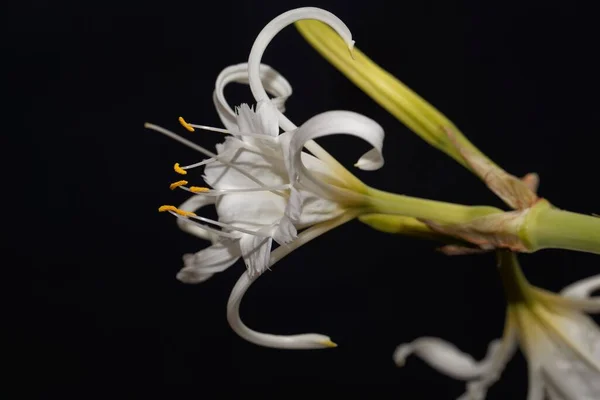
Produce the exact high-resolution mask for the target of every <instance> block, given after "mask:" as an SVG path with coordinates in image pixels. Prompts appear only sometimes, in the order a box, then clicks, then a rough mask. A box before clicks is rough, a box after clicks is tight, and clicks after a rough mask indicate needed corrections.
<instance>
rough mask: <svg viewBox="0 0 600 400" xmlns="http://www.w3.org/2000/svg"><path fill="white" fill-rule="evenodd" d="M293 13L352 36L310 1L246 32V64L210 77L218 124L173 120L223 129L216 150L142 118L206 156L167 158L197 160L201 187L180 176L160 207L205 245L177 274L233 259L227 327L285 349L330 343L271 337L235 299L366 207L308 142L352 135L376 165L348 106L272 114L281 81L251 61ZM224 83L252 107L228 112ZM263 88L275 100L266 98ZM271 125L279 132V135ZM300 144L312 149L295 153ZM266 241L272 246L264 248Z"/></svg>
mask: <svg viewBox="0 0 600 400" xmlns="http://www.w3.org/2000/svg"><path fill="white" fill-rule="evenodd" d="M303 18H308V19H319V20H321V21H323V22H326V23H328V24H330V25H331V26H332V27H333V28H334V29H336V30H337V31H338V32H339V33H340V35H342V37H343V38H344V39H345V40H347V42H348V43H349V44H351V43H353V42H352V41H351V35H350V32H349V31H348V29H347V28H346V26H345V25H344V24H343V23H342V22H341V21H340V20H339V19H338V18H336V17H335V16H334V15H333V14H331V13H328V12H326V11H324V10H320V9H316V8H302V9H297V10H292V11H290V12H288V13H285V14H283V15H281V16H279V17H277V18H276V19H274V20H273V21H272V22H271V23H269V24H268V25H267V26H266V27H265V28H264V29H263V31H262V32H261V33H260V34H259V36H258V38H257V39H256V42H255V44H254V46H253V47H252V51H251V53H250V57H249V63H248V65H246V64H239V65H235V66H232V67H229V68H226V69H225V70H224V71H223V72H222V73H221V74H220V75H219V77H218V78H217V82H216V87H215V92H214V93H213V100H214V102H215V106H216V107H217V111H218V113H219V117H220V118H221V121H222V122H223V124H224V125H225V127H226V128H227V129H219V128H212V127H207V126H202V125H193V124H188V123H187V122H185V121H184V120H183V119H180V122H181V123H182V125H183V126H184V127H185V128H186V129H188V130H189V131H194V130H195V129H206V130H212V131H218V132H222V133H226V134H229V135H230V136H228V137H227V138H226V139H225V141H224V142H223V143H221V144H219V145H217V151H216V153H213V152H210V151H208V150H206V149H204V148H202V147H201V146H198V145H196V144H194V143H192V142H190V141H189V140H187V139H184V138H182V137H180V136H178V135H176V134H174V133H173V132H170V131H168V130H166V129H164V128H161V127H158V126H156V125H152V124H146V127H148V128H150V129H153V130H156V131H158V132H161V133H163V134H165V135H167V136H170V137H172V138H174V139H176V140H178V141H180V142H181V143H184V144H186V145H187V146H189V147H191V148H194V149H196V150H198V151H200V152H201V153H203V154H204V155H206V156H207V157H209V158H208V159H205V160H203V161H201V162H198V163H195V164H191V165H188V166H184V167H181V166H179V164H175V170H176V171H177V172H178V173H180V174H184V175H187V173H188V171H190V170H192V169H194V168H197V167H202V166H203V167H204V180H205V182H206V183H207V185H208V186H210V188H208V187H197V186H188V182H187V181H184V180H182V181H178V182H175V183H174V184H172V185H171V188H172V189H174V188H180V189H183V190H187V191H189V192H193V193H195V195H194V196H193V197H192V198H190V199H188V200H187V201H186V202H185V203H183V204H182V205H181V206H180V207H178V208H176V207H174V206H163V207H161V208H160V211H168V212H170V213H171V214H173V215H174V216H176V217H177V218H178V223H179V225H180V227H181V228H183V229H184V230H186V231H187V232H190V233H192V234H194V235H196V236H198V237H201V238H203V239H207V240H210V241H211V243H212V245H211V246H210V247H208V248H206V249H204V250H201V251H200V252H198V253H196V254H194V255H191V254H187V255H185V256H184V268H183V269H182V270H181V271H180V272H179V274H178V278H179V279H180V280H182V281H184V282H187V283H198V282H202V281H205V280H206V279H208V278H209V277H210V276H212V275H213V274H214V273H216V272H221V271H223V270H225V269H227V268H228V267H230V266H231V265H233V264H234V263H235V262H236V261H237V260H238V259H239V258H240V257H241V258H243V259H244V262H245V263H246V266H247V271H246V273H244V274H243V275H242V276H241V277H240V279H239V280H238V282H237V284H236V285H235V287H234V289H233V290H232V293H231V296H230V299H229V302H228V307H227V316H228V321H229V323H230V325H231V326H232V328H233V329H234V330H235V331H236V332H237V333H238V334H239V335H240V336H242V337H243V338H245V339H247V340H249V341H251V342H253V343H256V344H259V345H263V346H269V347H277V348H295V349H308V348H322V347H332V346H335V345H334V344H333V342H331V340H330V339H329V337H327V336H324V335H320V334H302V335H291V336H281V335H271V334H265V333H260V332H256V331H253V330H251V329H249V328H248V327H246V326H245V325H244V324H243V322H242V321H241V319H240V316H239V306H240V303H241V300H242V297H243V295H244V293H245V292H246V291H247V290H248V288H249V287H250V285H251V284H252V282H253V281H254V280H256V279H257V278H258V276H260V274H262V273H263V272H264V271H265V270H266V269H267V268H269V267H271V266H272V265H274V264H275V263H276V262H277V261H279V260H280V259H281V258H283V257H284V256H285V255H287V254H289V253H290V252H291V251H293V250H294V249H296V248H298V247H300V246H302V245H303V244H305V243H307V242H308V241H310V240H312V239H314V238H315V237H317V236H319V235H321V234H323V233H325V232H327V231H328V230H330V229H332V228H334V227H336V226H339V225H340V224H343V223H345V222H347V221H349V220H351V219H353V218H355V217H356V216H358V215H359V214H361V213H364V212H367V207H368V201H367V196H366V193H367V187H366V186H365V185H364V184H363V183H362V182H361V181H360V180H358V179H357V178H356V177H355V176H354V175H352V174H351V173H350V172H349V171H348V170H346V169H345V168H344V167H343V166H342V165H341V164H339V162H338V161H337V160H335V159H334V158H333V157H332V156H331V155H329V154H328V153H327V152H326V151H325V150H324V149H322V148H321V147H320V146H318V145H317V144H316V143H315V142H313V141H312V140H313V139H316V138H319V137H323V136H328V135H333V134H340V133H342V134H349V135H353V136H356V137H359V138H361V139H363V140H365V141H367V142H368V143H369V144H370V145H371V146H372V147H373V149H372V150H371V151H369V152H368V153H366V154H365V155H364V156H363V157H361V159H360V160H359V161H358V163H357V164H356V166H358V167H359V168H362V169H365V170H374V169H377V168H380V167H381V166H382V165H383V157H382V154H381V150H382V145H383V137H384V134H383V130H382V128H381V127H380V126H379V125H378V124H377V123H376V122H374V121H373V120H371V119H369V118H367V117H364V116H362V115H359V114H356V113H353V112H349V111H329V112H325V113H322V114H319V115H317V116H315V117H313V118H311V119H309V120H308V121H306V122H305V123H304V124H302V125H301V126H300V127H296V126H295V125H294V124H293V123H291V121H289V120H288V119H287V118H286V117H285V116H284V115H283V114H282V111H283V107H284V102H285V99H287V97H289V96H290V95H291V92H292V90H291V86H290V85H289V83H288V82H287V80H285V79H284V78H283V77H282V76H281V75H280V74H279V73H277V71H275V70H274V69H272V68H270V67H268V66H265V65H263V64H260V57H261V55H262V53H263V52H264V49H265V47H266V46H267V44H268V43H269V41H270V40H271V39H272V37H273V36H274V35H275V34H276V33H277V32H278V31H279V30H281V29H282V28H283V27H284V26H286V25H289V24H291V23H293V22H295V21H296V20H298V19H303ZM230 82H240V83H249V84H250V86H251V88H252V92H253V94H254V96H255V98H256V100H257V105H256V109H253V108H251V107H250V106H248V105H245V104H242V105H241V106H240V107H238V108H237V109H236V110H235V111H234V110H232V109H231V107H230V105H229V104H228V103H227V101H226V99H225V96H224V87H225V86H226V85H227V84H228V83H230ZM265 88H266V90H265ZM267 91H268V92H270V93H271V94H272V95H274V96H275V98H274V99H270V98H269V96H268V95H267V94H266V92H267ZM280 128H281V129H283V131H284V132H283V133H281V134H280V132H279V130H280ZM304 147H306V148H308V149H309V150H310V151H311V153H312V155H311V154H308V153H306V152H303V151H302V150H303V148H304ZM211 204H214V205H215V206H216V209H217V214H218V220H217V221H215V220H211V219H208V218H204V217H201V216H198V215H197V214H196V211H197V210H198V209H200V208H202V207H204V206H206V205H211ZM207 224H210V225H212V226H209V225H207ZM298 231H302V232H301V233H299V234H298ZM273 240H275V241H276V242H277V243H278V244H279V245H280V247H278V248H277V249H275V250H274V251H271V247H272V244H273Z"/></svg>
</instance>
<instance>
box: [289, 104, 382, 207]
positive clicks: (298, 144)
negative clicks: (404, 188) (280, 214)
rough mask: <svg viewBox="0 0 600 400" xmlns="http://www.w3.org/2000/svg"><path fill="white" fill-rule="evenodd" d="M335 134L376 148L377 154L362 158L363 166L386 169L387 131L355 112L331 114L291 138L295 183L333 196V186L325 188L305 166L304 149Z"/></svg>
mask: <svg viewBox="0 0 600 400" xmlns="http://www.w3.org/2000/svg"><path fill="white" fill-rule="evenodd" d="M335 134H347V135H352V136H356V137H358V138H361V139H363V140H365V141H366V142H367V143H369V144H370V145H371V146H373V150H371V151H369V152H367V153H366V155H365V156H363V157H361V159H360V160H359V163H361V164H362V165H363V166H365V165H368V166H369V169H377V168H380V167H381V166H383V154H382V147H383V138H384V132H383V128H382V127H381V126H380V125H379V124H378V123H377V122H375V121H373V120H372V119H370V118H367V117H365V116H363V115H360V114H357V113H354V112H350V111H328V112H324V113H322V114H319V115H316V116H314V117H312V118H311V119H309V120H308V121H306V122H305V123H304V124H302V126H301V127H300V128H298V129H297V130H296V132H294V134H293V135H291V137H290V139H289V140H290V141H289V149H288V152H289V155H288V157H287V158H286V162H287V165H286V167H287V169H288V175H289V176H290V179H291V181H292V182H294V181H299V182H300V183H301V184H302V185H303V186H307V189H309V190H317V191H325V192H331V185H328V184H324V183H323V182H322V181H321V180H320V179H318V178H317V177H316V176H314V175H313V174H312V173H311V172H310V171H309V169H308V168H306V166H305V165H304V164H303V162H302V149H303V147H304V145H305V143H306V142H308V141H309V140H312V139H316V138H319V137H323V136H329V135H335ZM375 154H377V155H376V156H375ZM288 160H289V161H288ZM334 172H335V171H334ZM334 196H335V194H334Z"/></svg>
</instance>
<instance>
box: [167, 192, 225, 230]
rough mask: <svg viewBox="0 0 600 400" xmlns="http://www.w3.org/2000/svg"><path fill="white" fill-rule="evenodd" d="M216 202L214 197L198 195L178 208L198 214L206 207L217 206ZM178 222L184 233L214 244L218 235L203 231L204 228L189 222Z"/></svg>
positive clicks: (180, 220) (178, 220)
mask: <svg viewBox="0 0 600 400" xmlns="http://www.w3.org/2000/svg"><path fill="white" fill-rule="evenodd" d="M215 201H216V200H215V198H214V197H207V196H201V195H197V196H192V197H190V198H189V199H187V200H186V201H185V202H183V203H182V204H181V205H180V206H179V207H178V208H179V209H180V210H183V211H190V212H196V211H197V210H199V209H200V208H202V207H204V206H207V205H210V204H215ZM176 220H177V225H178V226H179V228H180V229H181V230H182V231H185V232H187V233H190V234H192V235H194V236H197V237H199V238H201V239H204V240H210V241H212V242H214V240H216V235H214V234H213V233H211V232H209V231H207V230H206V229H202V227H200V226H198V224H194V223H191V222H187V221H186V220H184V219H181V218H177V219H176Z"/></svg>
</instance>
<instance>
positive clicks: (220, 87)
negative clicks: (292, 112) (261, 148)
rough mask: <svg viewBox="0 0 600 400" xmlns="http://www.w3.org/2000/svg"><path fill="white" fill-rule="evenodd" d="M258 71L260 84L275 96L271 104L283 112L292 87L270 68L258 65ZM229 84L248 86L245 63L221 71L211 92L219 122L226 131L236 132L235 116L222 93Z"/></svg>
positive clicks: (246, 65)
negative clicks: (235, 83)
mask: <svg viewBox="0 0 600 400" xmlns="http://www.w3.org/2000/svg"><path fill="white" fill-rule="evenodd" d="M258 69H259V79H260V82H262V84H263V85H264V87H265V89H266V91H267V92H269V93H270V94H271V95H273V96H275V97H274V98H273V99H271V103H272V104H273V105H274V106H275V107H277V109H278V110H279V111H281V112H285V101H286V100H287V98H288V97H290V96H291V95H292V86H291V85H290V84H289V82H288V81H287V80H286V79H285V78H284V77H283V75H281V74H280V73H279V72H277V71H276V70H275V69H273V68H271V67H270V66H268V65H266V64H260V65H259V67H258ZM231 82H237V83H244V84H248V64H247V63H242V64H237V65H232V66H230V67H227V68H225V69H224V70H223V71H221V73H220V74H219V76H218V77H217V81H216V83H215V91H214V92H213V102H214V103H215V107H216V108H217V112H218V114H219V118H220V119H221V122H222V123H223V125H224V126H225V127H226V128H227V129H228V130H230V131H236V130H237V122H236V114H235V112H234V110H233V108H231V106H230V105H229V103H228V102H227V100H226V99H225V93H224V92H225V87H226V86H227V85H228V84H229V83H231Z"/></svg>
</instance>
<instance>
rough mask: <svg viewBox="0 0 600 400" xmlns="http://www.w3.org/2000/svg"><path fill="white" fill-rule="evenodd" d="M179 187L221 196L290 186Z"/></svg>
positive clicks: (189, 190) (267, 190) (281, 188)
mask: <svg viewBox="0 0 600 400" xmlns="http://www.w3.org/2000/svg"><path fill="white" fill-rule="evenodd" d="M179 188H180V189H183V190H187V191H188V192H192V193H202V194H205V195H207V196H221V195H223V194H228V193H251V192H269V191H273V190H286V189H289V188H290V185H289V184H285V185H278V186H269V187H264V188H263V187H256V188H246V189H210V188H207V187H199V186H190V187H189V188H187V187H183V186H180V187H179Z"/></svg>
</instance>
